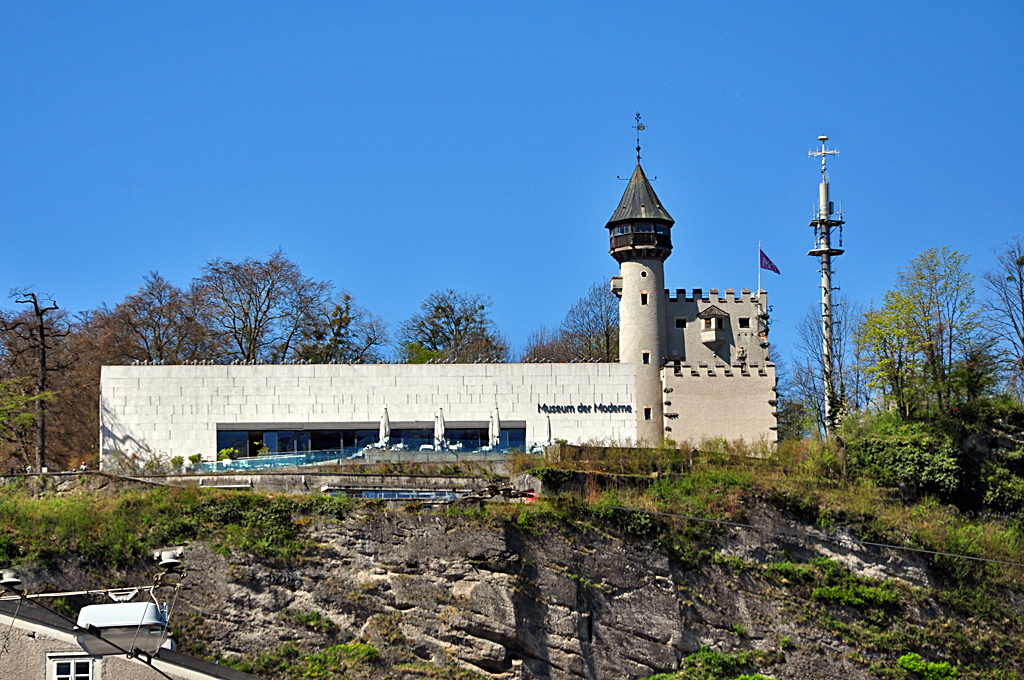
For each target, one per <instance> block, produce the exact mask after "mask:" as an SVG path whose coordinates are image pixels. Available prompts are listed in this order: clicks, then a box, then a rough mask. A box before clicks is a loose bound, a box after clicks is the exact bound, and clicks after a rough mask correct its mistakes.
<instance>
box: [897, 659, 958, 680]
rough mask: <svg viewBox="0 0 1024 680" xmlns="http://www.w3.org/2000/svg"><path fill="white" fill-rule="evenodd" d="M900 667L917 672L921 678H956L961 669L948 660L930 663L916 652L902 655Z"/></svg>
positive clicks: (933, 679) (939, 679)
mask: <svg viewBox="0 0 1024 680" xmlns="http://www.w3.org/2000/svg"><path fill="white" fill-rule="evenodd" d="M898 663H899V667H900V668H902V669H903V670H905V671H910V672H911V673H916V674H917V676H918V677H919V678H921V680H956V679H957V678H959V677H960V671H958V670H957V669H956V668H954V667H953V666H950V665H949V662H948V661H943V662H941V663H929V662H927V661H925V660H924V659H922V658H921V657H920V656H918V655H917V654H914V653H910V654H905V655H903V656H901V657H900V660H899V662H898Z"/></svg>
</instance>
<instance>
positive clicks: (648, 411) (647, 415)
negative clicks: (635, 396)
mask: <svg viewBox="0 0 1024 680" xmlns="http://www.w3.org/2000/svg"><path fill="white" fill-rule="evenodd" d="M650 419H651V407H650V406H644V420H650Z"/></svg>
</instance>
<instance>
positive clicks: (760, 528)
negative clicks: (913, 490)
mask: <svg viewBox="0 0 1024 680" xmlns="http://www.w3.org/2000/svg"><path fill="white" fill-rule="evenodd" d="M606 507H609V508H614V509H616V510H625V511H627V512H641V513H644V514H647V515H661V516H662V517H678V518H680V519H688V520H692V521H694V522H706V523H708V524H724V525H726V526H731V527H742V528H744V529H754V530H756V531H765V532H767V533H770V534H775V535H777V536H786V537H788V538H801V537H800V536H798V535H796V534H791V533H787V532H785V531H779V530H778V529H773V528H772V527H763V526H758V525H756V524H743V523H742V522H729V521H726V520H724V519H708V518H706V517H692V516H690V515H679V514H676V513H672V512H658V511H657V510H644V509H642V508H627V507H625V506H622V505H609V506H606ZM824 540H826V541H831V542H833V543H835V544H836V545H839V546H842V545H843V542H842V541H841V540H840V539H838V538H833V537H832V536H827V535H826V536H825V537H824ZM857 543H859V544H861V545H873V546H876V547H878V548H889V549H891V550H904V551H907V552H915V553H923V554H926V555H941V556H942V557H955V558H957V559H961V560H973V561H975V562H987V563H989V564H1005V565H1007V566H1011V567H1024V564H1022V563H1020V562H1007V561H1005V560H993V559H990V558H987V557H973V556H971V555H958V554H956V553H948V552H942V551H940V550H925V549H924V548H908V547H907V546H905V545H892V544H890V543H874V542H872V541H857Z"/></svg>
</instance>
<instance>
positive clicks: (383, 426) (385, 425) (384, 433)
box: [380, 406, 391, 448]
mask: <svg viewBox="0 0 1024 680" xmlns="http://www.w3.org/2000/svg"><path fill="white" fill-rule="evenodd" d="M390 439H391V420H390V419H389V418H388V407H387V406H385V407H384V415H383V417H381V419H380V445H381V448H387V446H388V442H389V440H390Z"/></svg>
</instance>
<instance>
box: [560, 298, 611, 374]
mask: <svg viewBox="0 0 1024 680" xmlns="http://www.w3.org/2000/svg"><path fill="white" fill-rule="evenodd" d="M562 331H563V333H564V334H565V338H566V340H567V341H568V344H569V347H570V349H571V352H572V357H573V358H574V359H576V360H577V361H600V362H603V363H613V362H616V361H618V360H619V298H618V297H616V296H615V294H614V293H612V292H611V289H610V288H609V287H608V286H606V285H603V284H601V283H595V284H593V285H591V286H590V290H588V291H587V293H586V295H584V296H583V297H581V298H580V299H579V300H577V301H576V304H574V305H573V306H572V307H571V308H570V309H569V312H568V313H567V314H566V315H565V321H563V322H562Z"/></svg>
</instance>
